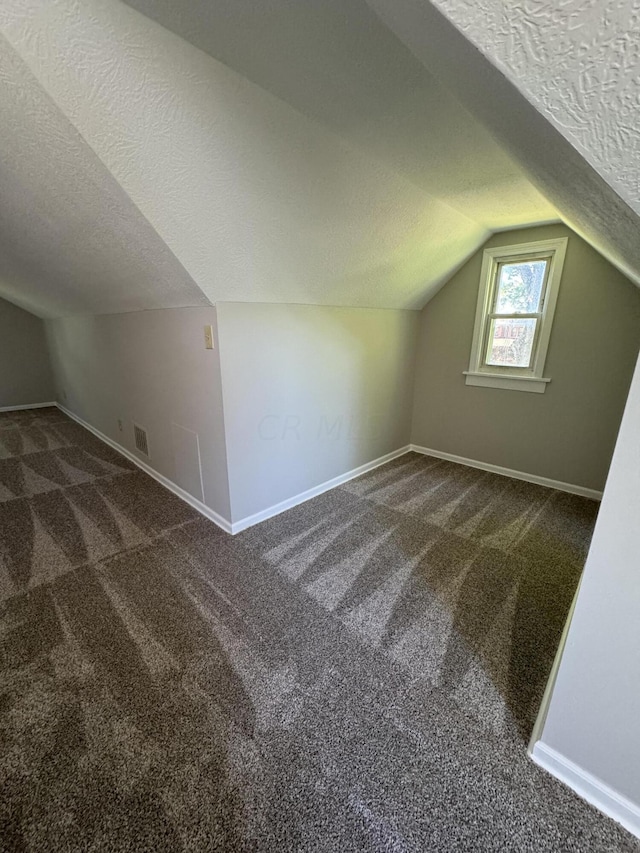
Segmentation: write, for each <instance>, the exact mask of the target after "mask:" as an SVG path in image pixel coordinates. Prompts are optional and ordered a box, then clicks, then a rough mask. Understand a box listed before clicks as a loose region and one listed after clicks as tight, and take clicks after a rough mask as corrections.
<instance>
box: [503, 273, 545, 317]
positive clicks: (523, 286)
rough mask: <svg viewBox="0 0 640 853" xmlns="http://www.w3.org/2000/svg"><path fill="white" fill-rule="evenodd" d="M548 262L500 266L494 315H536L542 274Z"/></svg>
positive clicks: (542, 279) (540, 293)
mask: <svg viewBox="0 0 640 853" xmlns="http://www.w3.org/2000/svg"><path fill="white" fill-rule="evenodd" d="M548 263H549V262H548V261H545V260H542V261H524V262H522V263H516V264H500V266H499V268H498V289H497V290H498V292H497V294H496V306H495V311H494V313H495V314H536V313H538V311H540V301H541V297H542V286H543V284H544V274H545V271H546V268H547V264H548Z"/></svg>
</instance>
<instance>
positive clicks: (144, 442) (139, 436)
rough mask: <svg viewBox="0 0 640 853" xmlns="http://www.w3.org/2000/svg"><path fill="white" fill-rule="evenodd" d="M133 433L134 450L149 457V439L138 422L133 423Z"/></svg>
mask: <svg viewBox="0 0 640 853" xmlns="http://www.w3.org/2000/svg"><path fill="white" fill-rule="evenodd" d="M133 435H134V438H135V442H136V450H139V451H140V453H142V454H143V455H144V456H146V457H147V459H148V458H149V440H148V439H147V431H146V429H143V428H142V427H141V426H138V424H134V425H133Z"/></svg>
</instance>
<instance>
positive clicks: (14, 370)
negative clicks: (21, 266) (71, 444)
mask: <svg viewBox="0 0 640 853" xmlns="http://www.w3.org/2000/svg"><path fill="white" fill-rule="evenodd" d="M54 399H55V393H54V390H53V377H52V374H51V365H50V362H49V353H48V351H47V341H46V337H45V329H44V323H43V322H42V320H40V319H39V318H38V317H34V315H33V314H29V313H28V312H27V311H23V310H22V308H18V307H17V306H16V305H12V304H11V303H10V302H6V301H5V300H4V299H0V408H3V407H5V406H26V405H28V404H31V403H49V402H51V401H52V400H54Z"/></svg>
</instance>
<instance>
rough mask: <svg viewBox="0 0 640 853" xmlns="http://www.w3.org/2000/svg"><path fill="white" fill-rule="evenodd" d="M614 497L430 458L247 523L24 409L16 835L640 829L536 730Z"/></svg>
mask: <svg viewBox="0 0 640 853" xmlns="http://www.w3.org/2000/svg"><path fill="white" fill-rule="evenodd" d="M596 510H597V506H596V505H595V504H594V503H592V502H590V501H588V500H585V499H583V498H578V497H575V496H572V495H567V494H564V493H560V492H555V491H552V490H549V489H545V488H542V487H537V486H533V485H530V484H527V483H521V482H518V481H514V480H509V479H506V478H503V477H498V476H496V475H492V474H487V473H484V472H480V471H475V470H471V469H468V468H464V467H462V466H458V465H454V464H452V463H449V462H443V461H439V460H437V459H433V458H429V457H421V456H417V455H415V454H408V455H406V456H403V457H401V458H399V459H397V460H395V461H394V462H391V463H389V464H388V465H385V466H384V467H382V468H379V469H377V470H375V471H373V472H371V473H369V474H367V475H365V476H363V477H361V478H359V479H357V480H354V481H352V482H350V483H348V484H346V485H344V486H343V487H341V488H338V489H334V490H333V491H331V492H327V493H326V494H324V495H322V496H320V497H318V498H316V499H315V500H313V501H310V502H308V503H306V504H303V505H301V506H299V507H296V508H295V509H292V510H290V511H288V512H286V513H284V514H282V515H280V516H277V517H275V518H273V519H271V520H269V521H267V522H264V523H263V524H261V525H258V526H257V527H254V528H251V529H249V530H247V531H245V532H244V533H242V534H240V535H238V536H236V537H230V536H228V535H226V534H225V533H223V532H222V531H220V530H219V529H218V528H217V527H215V526H214V525H213V524H211V523H210V522H208V521H206V520H204V519H203V518H201V517H200V516H199V515H197V514H196V513H195V512H194V511H193V510H192V509H191V508H190V507H188V506H187V505H186V504H184V503H182V502H181V501H180V500H178V499H177V498H176V497H175V496H173V495H172V494H170V493H169V492H167V491H166V490H164V489H163V488H162V487H161V486H159V485H158V484H157V483H156V482H155V481H153V480H152V479H150V478H149V477H147V476H146V475H145V474H143V473H142V472H140V471H139V470H138V469H136V468H135V467H133V466H132V465H131V464H130V463H129V462H128V461H127V460H125V459H123V458H122V457H121V456H119V455H118V454H117V453H115V452H114V451H112V450H111V449H110V448H108V447H106V446H105V445H104V444H102V443H101V442H100V441H99V440H97V439H96V438H94V437H93V436H92V435H91V434H89V433H88V432H86V431H85V430H84V429H82V428H81V427H79V426H78V425H77V424H75V423H74V422H72V421H70V420H69V419H68V418H66V417H65V416H64V415H62V414H61V413H60V412H58V411H57V410H55V409H40V410H32V411H28V412H19V413H5V414H0V599H1V602H2V603H1V604H0V849H2V850H7V851H26V850H29V851H31V850H32V851H54V850H55V851H57V850H64V851H154V853H155V852H156V851H172V853H173V851H182V850H184V851H336V853H349V851H394V853H395V851H403V853H404V851H407V853H408V851H421V853H422V851H431V850H433V851H474V853H475V851H603V850H607V851H613V850H620V851H624V850H638V849H640V844H638V842H636V841H635V840H634V839H633V838H631V836H629V835H628V834H627V833H625V832H624V831H623V830H622V829H621V828H619V827H618V826H617V825H616V824H614V823H612V822H611V821H609V820H607V819H606V818H604V817H603V816H602V815H600V814H599V813H598V812H596V811H595V810H594V809H592V808H591V807H589V806H588V805H587V804H585V803H584V802H583V801H581V800H579V799H578V798H577V797H576V796H575V795H574V794H573V793H572V792H571V791H569V790H568V789H566V788H564V787H563V786H562V785H560V784H559V783H558V782H556V781H555V780H554V779H552V778H551V777H549V776H548V775H547V774H545V773H544V772H543V771H541V770H540V769H539V768H537V767H536V766H535V765H533V764H532V763H531V762H530V761H529V760H528V759H527V757H526V751H525V747H526V740H527V738H528V735H529V733H530V731H531V728H532V725H533V720H534V718H535V714H536V712H537V708H538V705H539V702H540V698H541V695H542V691H543V689H544V684H545V681H546V678H547V675H548V672H549V669H550V666H551V662H552V660H553V655H554V653H555V649H556V647H557V643H558V640H559V636H560V632H561V630H562V626H563V623H564V620H565V618H566V614H567V611H568V608H569V605H570V602H571V598H572V596H573V593H574V591H575V588H576V585H577V582H578V578H579V574H580V571H581V568H582V565H583V562H584V558H585V555H586V551H587V548H588V544H589V540H590V537H591V532H592V527H593V523H594V520H595V515H596Z"/></svg>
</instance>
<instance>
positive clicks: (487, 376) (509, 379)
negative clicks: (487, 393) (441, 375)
mask: <svg viewBox="0 0 640 853" xmlns="http://www.w3.org/2000/svg"><path fill="white" fill-rule="evenodd" d="M462 372H463V373H464V375H465V376H466V384H467V385H477V386H478V387H480V388H503V389H505V390H507V391H530V392H533V393H534V394H544V392H545V390H546V388H547V385H548V384H549V382H551V380H550V379H543V378H542V377H540V378H538V377H535V376H505V375H504V374H503V373H476V372H473V371H471V370H463V371H462Z"/></svg>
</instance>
